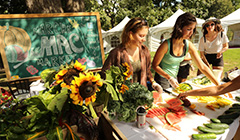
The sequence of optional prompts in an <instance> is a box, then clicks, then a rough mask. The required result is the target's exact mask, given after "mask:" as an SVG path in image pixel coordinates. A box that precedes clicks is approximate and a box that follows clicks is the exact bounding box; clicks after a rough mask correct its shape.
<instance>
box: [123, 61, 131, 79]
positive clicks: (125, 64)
mask: <svg viewBox="0 0 240 140" xmlns="http://www.w3.org/2000/svg"><path fill="white" fill-rule="evenodd" d="M122 65H123V66H124V68H123V69H124V70H123V71H124V72H123V75H124V76H126V77H125V80H127V79H128V78H130V77H131V75H132V72H129V71H130V67H129V65H128V63H127V62H125V63H122Z"/></svg>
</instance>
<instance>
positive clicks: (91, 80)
mask: <svg viewBox="0 0 240 140" xmlns="http://www.w3.org/2000/svg"><path fill="white" fill-rule="evenodd" d="M102 85H103V82H102V81H101V78H100V75H99V74H97V75H94V74H93V73H92V72H88V73H86V74H84V73H79V77H74V80H72V82H71V91H72V93H71V94H70V98H71V99H72V100H73V103H74V104H76V105H77V104H80V105H82V104H83V100H85V104H86V105H89V103H91V102H95V100H96V91H97V90H98V91H99V89H98V86H102Z"/></svg>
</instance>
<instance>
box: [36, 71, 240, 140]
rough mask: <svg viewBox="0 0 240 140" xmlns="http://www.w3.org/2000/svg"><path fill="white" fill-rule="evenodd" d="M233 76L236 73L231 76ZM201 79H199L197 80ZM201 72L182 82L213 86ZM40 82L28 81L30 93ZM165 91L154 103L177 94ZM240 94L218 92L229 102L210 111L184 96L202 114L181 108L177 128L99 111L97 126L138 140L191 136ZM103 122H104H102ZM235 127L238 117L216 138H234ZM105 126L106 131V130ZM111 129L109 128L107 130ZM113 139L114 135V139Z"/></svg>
mask: <svg viewBox="0 0 240 140" xmlns="http://www.w3.org/2000/svg"><path fill="white" fill-rule="evenodd" d="M235 77H236V75H235ZM197 79H198V82H197ZM199 79H200V80H202V81H199ZM205 80H207V79H205V77H204V75H199V76H198V77H195V78H193V79H190V80H187V81H186V82H185V83H188V84H190V85H191V86H192V88H193V89H199V88H204V87H208V86H214V85H213V84H212V83H211V82H209V81H205ZM42 86H43V84H42V83H41V82H40V81H36V82H35V83H33V84H32V87H31V89H32V90H33V91H34V94H36V93H38V89H40V88H43V87H42ZM167 91H168V92H170V93H171V94H169V93H168V92H164V93H163V94H162V100H163V102H162V103H161V104H158V105H156V106H167V103H166V102H165V101H164V100H165V99H169V98H174V97H175V96H176V95H177V93H176V91H174V90H172V89H171V88H170V89H168V90H167ZM239 95H240V90H236V91H233V92H231V93H227V94H225V95H221V96H220V97H221V98H223V99H227V100H229V101H230V102H231V104H229V105H226V106H224V107H220V108H215V109H213V110H211V109H209V108H208V107H206V105H207V104H208V103H207V102H200V101H199V100H198V99H196V98H191V97H189V98H188V99H189V100H190V101H191V103H192V104H195V105H196V107H195V109H196V110H197V111H200V112H202V113H204V115H198V114H196V113H194V112H192V111H191V109H190V108H188V107H184V110H186V115H185V116H184V117H183V118H182V119H181V121H180V122H179V123H177V125H178V126H179V128H180V130H177V131H176V130H169V129H166V128H165V126H164V125H165V124H164V123H163V122H162V121H161V120H160V119H159V118H158V117H153V118H149V117H147V118H146V126H145V127H144V128H138V127H137V122H136V120H135V121H131V122H125V121H119V120H118V119H116V118H115V119H110V118H109V117H108V115H107V114H106V113H103V116H102V118H101V120H102V121H101V125H106V123H107V124H108V127H107V126H104V127H102V129H104V132H107V134H112V133H115V134H114V136H112V135H111V137H117V136H118V137H120V138H122V139H128V140H140V139H143V140H144V139H152V140H175V139H176V136H177V138H179V139H184V140H187V139H191V136H192V134H198V133H199V130H197V127H198V126H203V124H204V123H210V119H211V118H217V117H218V116H220V115H222V114H223V113H224V112H225V111H226V110H228V109H229V108H230V107H231V105H232V104H234V103H239V102H238V101H236V100H235V96H239ZM103 121H105V122H103ZM238 126H239V117H238V118H237V119H235V120H234V121H233V122H232V123H231V124H230V125H229V128H228V129H226V130H225V132H224V133H223V134H219V135H217V138H216V139H217V140H230V139H232V138H233V137H234V135H235V133H236V131H237V129H238ZM106 127H107V128H108V130H106ZM110 128H111V129H110ZM116 139H117V138H116Z"/></svg>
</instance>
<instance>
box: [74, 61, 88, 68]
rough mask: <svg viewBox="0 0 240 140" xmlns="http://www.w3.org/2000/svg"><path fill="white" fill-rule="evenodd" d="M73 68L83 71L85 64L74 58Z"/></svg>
mask: <svg viewBox="0 0 240 140" xmlns="http://www.w3.org/2000/svg"><path fill="white" fill-rule="evenodd" d="M74 68H75V69H77V70H79V71H84V70H85V69H86V65H82V64H81V63H80V62H78V61H77V60H76V61H75V64H74Z"/></svg>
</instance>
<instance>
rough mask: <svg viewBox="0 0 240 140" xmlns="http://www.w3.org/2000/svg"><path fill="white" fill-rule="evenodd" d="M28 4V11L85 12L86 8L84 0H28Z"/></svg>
mask: <svg viewBox="0 0 240 140" xmlns="http://www.w3.org/2000/svg"><path fill="white" fill-rule="evenodd" d="M62 2H63V3H62ZM63 4H64V5H63ZM26 5H27V7H28V13H64V12H83V11H84V9H85V5H84V0H26ZM63 6H64V7H65V8H63Z"/></svg>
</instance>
